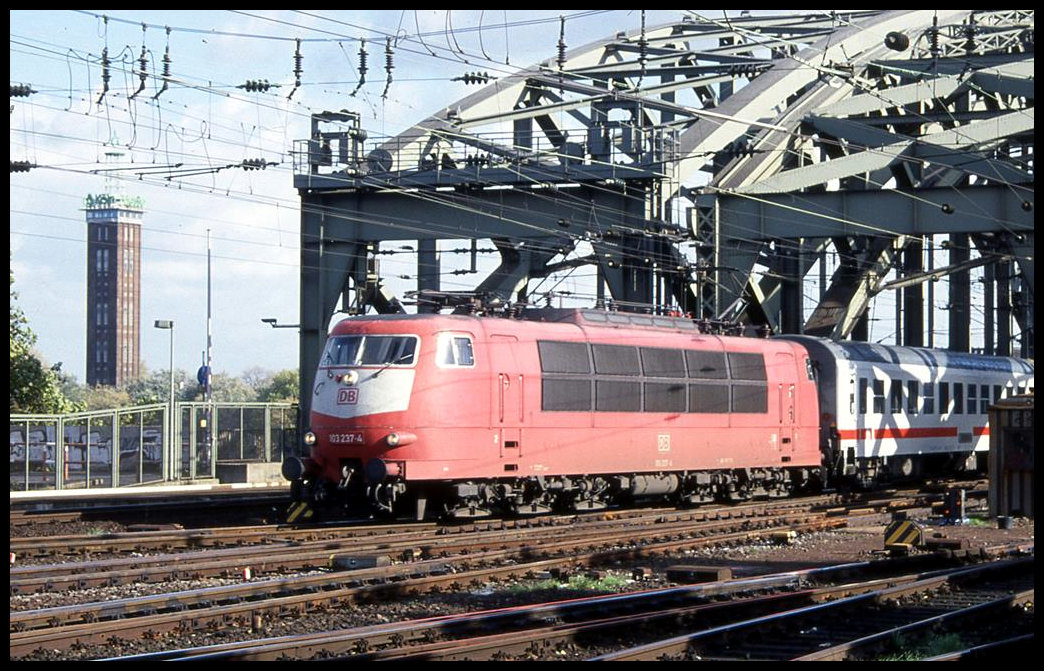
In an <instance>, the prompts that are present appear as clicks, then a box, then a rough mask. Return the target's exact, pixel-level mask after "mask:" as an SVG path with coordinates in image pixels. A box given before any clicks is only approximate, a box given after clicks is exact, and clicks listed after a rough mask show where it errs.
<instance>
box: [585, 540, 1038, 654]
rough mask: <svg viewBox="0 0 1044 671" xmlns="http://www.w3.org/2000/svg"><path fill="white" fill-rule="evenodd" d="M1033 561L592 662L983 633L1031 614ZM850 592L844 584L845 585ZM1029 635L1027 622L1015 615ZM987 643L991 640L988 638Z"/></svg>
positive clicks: (867, 646) (843, 650)
mask: <svg viewBox="0 0 1044 671" xmlns="http://www.w3.org/2000/svg"><path fill="white" fill-rule="evenodd" d="M1033 566H1034V559H1033V558H1032V557H1029V558H1022V559H1015V560H1009V561H1003V562H997V563H991V564H987V565H983V566H975V567H971V568H962V569H956V570H952V571H947V572H945V573H943V574H941V575H934V576H927V577H922V578H919V579H917V580H914V581H911V582H909V583H907V584H902V585H895V586H888V587H882V588H876V589H872V590H870V591H867V592H865V593H863V594H858V595H854V596H842V595H841V594H836V593H835V594H827V593H824V594H820V595H817V598H816V600H817V601H825V600H826V599H827V598H833V600H831V601H829V602H826V603H817V604H814V605H809V606H804V607H800V608H795V609H789V610H785V611H783V612H779V613H773V614H770V615H766V616H762V617H755V618H751V619H746V620H742V621H740V622H735V623H731V624H727V625H722V626H717V627H711V628H706V629H703V630H701V631H698V632H695V633H690V634H684V635H681V636H676V637H673V638H668V639H663V640H658V641H655V642H652V643H647V644H644V645H640V646H636V647H632V648H628V649H625V650H619V651H616V652H612V653H608V654H605V655H600V656H598V657H595V659H597V660H601V661H608V660H613V661H622V660H683V659H689V660H707V661H724V660H733V661H737V660H759V661H768V660H801V661H813V660H820V661H823V660H832V661H841V660H849V659H872V658H874V657H875V656H876V655H877V654H880V653H882V652H883V651H885V650H887V649H888V648H889V647H894V646H895V645H896V640H897V639H898V638H899V637H902V636H906V637H919V636H927V635H929V634H932V633H933V632H934V633H936V634H937V633H938V632H939V631H940V629H941V628H946V629H947V630H949V631H960V632H961V633H962V634H964V635H965V636H982V635H983V628H982V625H983V624H984V623H985V622H988V621H989V620H990V619H995V618H1003V619H1004V621H1005V622H1006V625H1005V629H1007V631H1006V632H1005V634H1004V635H1002V636H998V633H997V632H996V631H994V634H993V635H995V636H998V638H1001V639H1004V638H1007V637H1008V636H1010V634H1011V633H1012V632H1011V631H1010V629H1009V627H1010V626H1011V622H1012V619H1011V618H1007V617H1004V616H1005V615H1007V614H1008V612H1009V611H1011V610H1013V609H1023V608H1027V607H1028V608H1029V609H1032V602H1033ZM846 589H847V587H846ZM1019 620H1021V621H1022V626H1023V627H1025V628H1026V629H1027V630H1028V631H1027V632H1026V633H1031V632H1032V630H1033V620H1032V617H1025V618H1016V621H1019ZM987 640H989V639H987Z"/></svg>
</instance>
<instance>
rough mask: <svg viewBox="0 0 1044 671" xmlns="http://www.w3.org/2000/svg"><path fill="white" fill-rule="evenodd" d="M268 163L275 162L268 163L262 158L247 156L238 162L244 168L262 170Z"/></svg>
mask: <svg viewBox="0 0 1044 671" xmlns="http://www.w3.org/2000/svg"><path fill="white" fill-rule="evenodd" d="M270 165H276V164H275V163H269V162H268V161H266V160H265V159H263V158H247V159H244V160H243V162H242V163H241V164H240V167H241V168H243V169H244V170H264V169H265V168H267V167H268V166H270Z"/></svg>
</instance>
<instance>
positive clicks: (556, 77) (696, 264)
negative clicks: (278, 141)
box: [294, 10, 1034, 412]
mask: <svg viewBox="0 0 1044 671" xmlns="http://www.w3.org/2000/svg"><path fill="white" fill-rule="evenodd" d="M1033 99H1034V95H1033V11H1032V10H996V11H972V10H945V11H944V10H938V11H934V10H925V11H902V10H893V11H859V12H832V13H819V14H800V15H787V16H772V17H751V16H746V15H741V16H737V17H734V18H728V19H719V18H709V17H706V16H702V15H700V14H697V13H690V14H687V15H685V16H683V17H681V19H680V20H679V21H677V22H675V23H671V24H668V25H662V26H657V27H651V28H648V29H642V30H640V31H632V32H630V33H618V34H616V35H614V36H612V37H610V38H608V39H606V40H604V41H599V42H597V43H593V44H590V45H587V46H584V47H581V48H578V49H575V50H570V51H568V52H567V51H566V50H565V49H564V48H563V49H560V51H559V54H558V56H557V57H556V58H552V59H549V60H547V61H544V62H542V63H539V64H537V65H536V66H534V67H531V68H528V69H526V70H523V71H520V72H518V73H516V74H513V75H510V76H507V77H503V78H501V79H498V80H495V81H493V82H492V83H489V84H488V85H486V86H484V87H483V88H482V89H480V90H479V91H477V92H476V93H474V94H472V95H470V96H468V97H466V98H463V99H462V100H460V101H458V102H457V103H455V104H453V105H451V106H450V107H448V108H446V109H444V110H441V111H440V112H439V113H437V114H435V115H433V116H431V117H429V118H428V119H425V120H424V121H421V122H420V123H418V124H416V125H415V126H414V127H413V128H411V129H410V130H408V131H406V132H405V133H402V134H400V135H399V136H396V137H394V138H385V139H376V140H371V139H370V138H369V137H368V136H367V133H366V132H365V130H364V129H362V128H361V126H360V120H359V116H358V115H357V114H354V113H352V112H347V111H342V112H330V113H324V114H317V115H315V116H313V120H312V133H311V136H310V137H309V138H307V139H304V140H301V141H299V142H298V143H297V146H296V147H295V176H294V185H295V187H296V188H297V189H298V191H299V193H300V196H301V202H302V207H301V212H302V214H301V320H300V323H301V355H300V356H301V381H302V392H303V393H302V394H301V397H300V398H301V399H302V409H303V410H304V411H305V412H307V407H306V406H307V401H306V399H309V398H310V397H311V395H310V393H308V392H309V391H310V389H311V382H312V376H313V375H314V371H315V368H316V364H317V363H318V357H319V353H320V351H321V348H322V346H323V342H324V341H325V337H326V331H327V325H328V324H329V321H330V319H331V317H332V316H333V314H334V313H335V311H337V310H338V309H340V310H341V311H344V312H350V313H361V312H364V311H366V310H375V311H378V312H396V311H403V310H404V308H403V301H402V300H401V299H400V297H398V296H395V295H394V294H393V293H392V292H391V291H390V290H389V289H388V287H387V285H386V282H385V281H384V278H382V277H381V276H380V272H379V265H378V264H377V262H376V261H377V258H378V256H379V255H380V254H381V253H382V250H381V248H380V244H381V243H390V242H394V241H403V240H409V241H416V242H417V247H416V252H417V269H416V273H415V276H416V278H417V289H418V292H417V295H416V298H417V301H418V307H417V309H418V310H419V311H425V310H428V311H436V310H438V309H440V306H443V305H446V304H450V305H455V306H456V309H457V310H462V309H468V308H469V306H471V307H473V306H474V304H473V303H471V302H470V300H471V298H472V297H479V298H481V299H482V300H483V301H484V303H483V304H484V305H486V306H489V305H490V304H493V305H502V306H507V305H510V304H516V303H526V302H527V301H533V300H536V299H538V298H540V297H539V296H537V290H536V288H535V287H536V286H537V284H538V283H539V282H540V280H541V279H543V278H548V277H552V276H555V275H556V274H562V273H568V272H571V271H573V270H575V269H578V268H586V269H593V270H594V274H595V281H594V283H593V284H594V286H593V291H592V294H593V295H592V299H593V302H595V303H596V304H600V305H606V306H611V307H614V308H616V309H619V310H629V311H651V312H656V311H667V310H671V311H680V312H682V313H688V314H693V315H695V316H699V317H705V318H724V319H731V320H737V321H740V322H743V323H747V324H751V325H759V326H761V325H768V326H770V327H771V328H772V329H773V330H774V331H776V332H788V333H794V332H804V333H810V334H818V335H824V336H830V337H834V338H849V337H851V338H856V339H866V337H867V307H868V305H869V304H870V301H871V299H872V298H873V297H874V296H875V295H876V294H878V293H880V292H882V291H894V293H895V297H896V298H895V303H896V311H895V320H896V331H897V338H896V339H897V341H898V342H900V343H904V344H909V345H923V344H927V345H932V344H934V342H933V339H932V334H933V333H934V332H935V330H936V329H935V326H934V311H933V310H932V305H933V302H934V301H933V299H932V292H933V290H934V289H933V286H934V281H935V280H938V279H939V278H940V277H942V276H944V275H946V276H948V277H949V282H948V286H949V292H950V295H949V303H950V310H949V324H948V330H949V335H950V340H949V347H950V349H958V350H968V349H969V348H970V335H969V325H970V323H971V314H970V308H969V302H970V273H971V269H972V268H975V267H977V266H981V267H982V268H983V270H982V281H983V285H984V291H985V298H984V301H985V307H986V309H985V314H986V321H987V323H986V325H985V327H986V328H985V332H986V337H985V349H987V350H989V351H992V352H997V353H1004V354H1006V353H1009V352H1011V351H1012V348H1013V344H1012V343H1013V338H1012V322H1013V320H1014V321H1015V322H1017V323H1018V325H1019V327H1020V330H1021V333H1022V348H1021V353H1022V354H1023V355H1026V356H1032V350H1031V349H1030V348H1031V343H1032V286H1033V260H1032V259H1033V254H1032V249H1033V203H1034V198H1033V120H1034V106H1033ZM940 237H942V238H944V239H942V240H941V241H938V240H937V239H938V238H940ZM447 239H457V240H465V241H470V251H471V259H472V263H471V269H470V270H467V269H465V270H464V271H462V272H474V271H476V268H477V266H476V263H475V258H476V255H477V253H478V251H479V250H478V247H477V245H478V241H480V240H486V239H489V240H491V241H492V244H493V247H494V248H495V249H496V251H497V252H498V253H499V255H500V265H499V266H498V267H496V268H495V269H494V270H493V271H492V272H490V273H489V274H488V275H486V276H485V277H484V278H482V279H481V280H480V281H479V282H478V283H477V284H476V286H475V287H474V290H473V291H470V292H468V294H467V296H463V295H455V292H447V291H443V290H442V285H441V280H440V278H441V276H442V274H441V272H440V263H439V261H440V259H439V250H438V246H437V243H438V241H439V240H447ZM939 248H947V250H948V252H947V253H948V254H949V258H948V260H947V261H946V262H944V263H942V264H941V265H940V264H937V263H936V250H937V249H939ZM465 249H466V248H465ZM972 250H975V252H976V255H975V256H974V257H973V256H972ZM828 258H829V259H833V260H834V262H833V263H832V264H828ZM828 265H832V267H833V272H832V277H830V278H828V277H827V269H828ZM817 270H818V273H819V278H820V292H819V293H820V295H819V297H818V298H817V299H813V303H814V305H806V304H807V302H808V298H807V297H806V296H804V295H803V293H804V292H803V291H802V286H803V283H804V280H805V278H806V276H808V275H809V274H810V273H812V272H814V271H817ZM893 271H898V272H897V273H896V274H897V278H896V279H894V280H891V281H888V280H887V277H888V276H889V275H890V274H891V273H892V272H893ZM926 288H927V291H928V294H929V296H928V301H927V303H928V308H929V309H928V311H927V318H928V324H927V328H926V325H925V309H924V306H925V302H926V301H925V297H924V292H925V289H926ZM925 333H927V334H928V338H927V342H926V341H925V337H924V335H925Z"/></svg>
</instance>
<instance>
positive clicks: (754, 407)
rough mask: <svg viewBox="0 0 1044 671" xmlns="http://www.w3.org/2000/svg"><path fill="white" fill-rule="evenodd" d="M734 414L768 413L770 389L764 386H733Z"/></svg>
mask: <svg viewBox="0 0 1044 671" xmlns="http://www.w3.org/2000/svg"><path fill="white" fill-rule="evenodd" d="M732 411H733V412H768V387H766V386H764V385H740V384H737V385H733V387H732Z"/></svg>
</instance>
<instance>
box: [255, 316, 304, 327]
mask: <svg viewBox="0 0 1044 671" xmlns="http://www.w3.org/2000/svg"><path fill="white" fill-rule="evenodd" d="M261 321H263V322H264V323H266V324H268V325H269V326H271V327H272V328H274V329H296V328H301V325H300V324H280V323H279V320H278V319H276V318H275V317H263V318H262V319H261Z"/></svg>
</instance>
